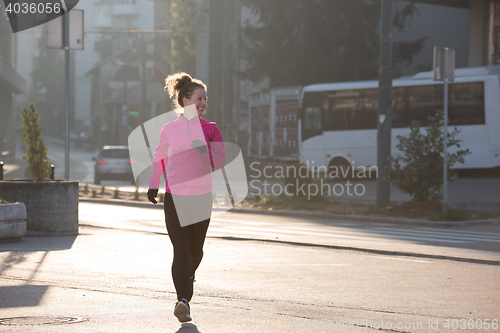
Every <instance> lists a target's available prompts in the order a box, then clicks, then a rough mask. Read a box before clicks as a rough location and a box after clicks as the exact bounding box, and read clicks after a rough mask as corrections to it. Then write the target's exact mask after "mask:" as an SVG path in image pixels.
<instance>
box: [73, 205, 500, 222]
mask: <svg viewBox="0 0 500 333" xmlns="http://www.w3.org/2000/svg"><path fill="white" fill-rule="evenodd" d="M80 201H81V202H90V203H98V204H107V205H120V206H129V207H137V208H153V209H163V205H162V204H161V203H160V202H159V203H158V204H156V205H153V204H151V203H149V202H141V201H139V202H135V201H129V200H120V199H93V198H80ZM229 212H231V213H241V214H261V215H272V216H290V217H303V218H316V219H328V220H344V221H353V222H361V223H385V224H397V225H414V226H425V227H440V228H451V227H460V226H470V225H497V224H500V220H472V221H428V220H417V219H407V218H394V217H374V216H360V215H342V214H331V213H319V212H305V211H285V210H252V209H238V208H237V209H230V210H229Z"/></svg>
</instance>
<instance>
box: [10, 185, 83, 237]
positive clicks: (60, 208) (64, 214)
mask: <svg viewBox="0 0 500 333" xmlns="http://www.w3.org/2000/svg"><path fill="white" fill-rule="evenodd" d="M0 197H1V198H3V199H5V200H6V201H8V202H23V203H24V204H25V205H26V222H27V230H26V236H68V235H78V200H79V199H78V181H65V180H56V181H48V182H34V181H30V180H9V181H0Z"/></svg>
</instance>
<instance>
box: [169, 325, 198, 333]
mask: <svg viewBox="0 0 500 333" xmlns="http://www.w3.org/2000/svg"><path fill="white" fill-rule="evenodd" d="M175 333H200V331H198V327H196V325H195V324H191V323H184V324H182V325H181V328H179V329H178V330H177V331H176V332H175Z"/></svg>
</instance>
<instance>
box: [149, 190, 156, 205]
mask: <svg viewBox="0 0 500 333" xmlns="http://www.w3.org/2000/svg"><path fill="white" fill-rule="evenodd" d="M157 195H158V189H157V188H150V189H149V190H148V199H149V201H151V202H152V203H154V204H155V205H156V204H157V203H158V201H156V199H155V198H156V196H157Z"/></svg>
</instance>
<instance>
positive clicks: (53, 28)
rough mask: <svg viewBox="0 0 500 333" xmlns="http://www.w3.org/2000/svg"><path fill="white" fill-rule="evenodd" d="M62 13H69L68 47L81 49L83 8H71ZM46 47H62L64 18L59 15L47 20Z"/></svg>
mask: <svg viewBox="0 0 500 333" xmlns="http://www.w3.org/2000/svg"><path fill="white" fill-rule="evenodd" d="M64 15H69V24H70V27H69V48H70V50H79V51H80V50H83V35H84V32H83V10H81V9H73V10H70V11H69V12H68V13H66V14H64ZM47 47H48V48H51V49H62V48H64V20H63V16H59V17H57V18H55V19H53V20H50V21H49V22H47Z"/></svg>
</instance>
